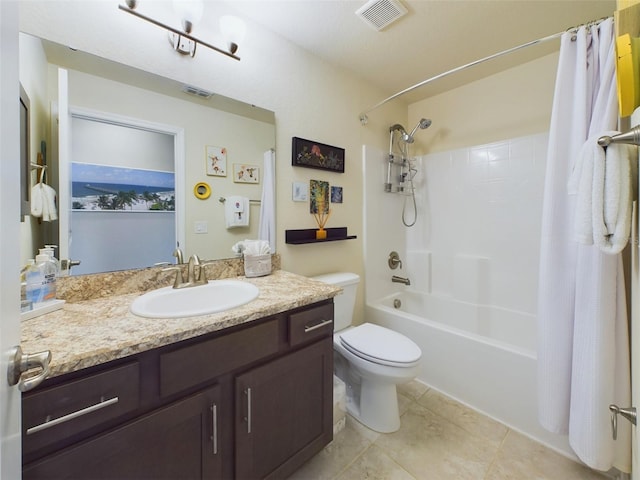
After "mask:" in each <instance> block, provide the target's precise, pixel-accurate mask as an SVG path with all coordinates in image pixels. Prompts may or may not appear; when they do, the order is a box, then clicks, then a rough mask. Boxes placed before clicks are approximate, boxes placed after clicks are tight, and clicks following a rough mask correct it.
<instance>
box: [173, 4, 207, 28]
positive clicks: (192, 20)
mask: <svg viewBox="0 0 640 480" xmlns="http://www.w3.org/2000/svg"><path fill="white" fill-rule="evenodd" d="M173 10H174V11H175V12H176V15H177V16H178V18H179V19H180V22H181V23H182V29H183V30H184V31H185V32H187V33H191V30H193V27H194V26H195V25H196V24H197V23H198V22H199V21H200V20H201V19H202V13H203V12H204V2H203V1H202V0H173Z"/></svg>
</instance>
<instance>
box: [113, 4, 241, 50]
mask: <svg viewBox="0 0 640 480" xmlns="http://www.w3.org/2000/svg"><path fill="white" fill-rule="evenodd" d="M125 3H126V5H118V8H119V9H120V10H122V11H124V12H127V13H130V14H131V15H134V16H136V17H138V18H141V19H142V20H146V21H147V22H149V23H153V24H154V25H157V26H158V27H162V28H164V29H165V30H168V31H169V41H170V42H171V44H172V45H173V48H174V50H175V51H176V52H179V53H181V54H183V55H190V56H191V57H194V56H195V54H196V47H197V45H198V44H200V45H204V46H205V47H207V48H210V49H211V50H215V51H216V52H218V53H221V54H223V55H226V56H227V57H231V58H233V59H234V60H240V57H238V56H237V55H236V54H235V53H236V51H237V50H238V43H239V42H240V41H241V39H242V37H243V36H244V32H245V26H244V22H242V20H240V19H239V18H236V17H230V16H228V15H225V16H224V17H222V18H221V19H220V26H221V29H222V32H223V34H224V35H225V37H226V38H228V50H224V49H222V48H219V47H216V46H215V45H211V44H210V43H207V42H204V41H202V40H200V39H199V38H196V37H194V36H193V35H191V31H192V30H193V27H194V25H195V24H196V23H197V22H198V21H199V20H200V19H201V18H202V12H203V9H204V5H203V2H202V0H174V1H173V6H174V10H175V11H176V14H177V15H178V16H179V18H180V21H181V24H182V30H179V29H177V28H174V27H172V26H170V25H167V24H165V23H162V22H160V21H158V20H155V19H154V18H151V17H149V16H147V15H144V14H142V13H140V12H138V11H137V10H136V7H137V6H138V1H137V0H126V1H125Z"/></svg>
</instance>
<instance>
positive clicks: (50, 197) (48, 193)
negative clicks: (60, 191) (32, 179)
mask: <svg viewBox="0 0 640 480" xmlns="http://www.w3.org/2000/svg"><path fill="white" fill-rule="evenodd" d="M31 215H33V216H34V217H37V218H42V220H43V221H44V222H52V221H54V220H57V219H58V212H57V209H56V191H55V190H54V189H53V188H51V187H50V186H49V185H47V184H46V183H43V182H40V183H36V184H35V185H34V186H33V187H31Z"/></svg>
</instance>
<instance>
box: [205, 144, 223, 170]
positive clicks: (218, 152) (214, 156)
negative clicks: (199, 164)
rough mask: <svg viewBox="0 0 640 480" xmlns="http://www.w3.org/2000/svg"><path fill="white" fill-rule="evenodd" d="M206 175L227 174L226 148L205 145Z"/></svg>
mask: <svg viewBox="0 0 640 480" xmlns="http://www.w3.org/2000/svg"><path fill="white" fill-rule="evenodd" d="M205 156H206V162H207V175H212V176H214V177H226V176H227V149H226V148H224V147H215V146H213V145H207V147H206V154H205Z"/></svg>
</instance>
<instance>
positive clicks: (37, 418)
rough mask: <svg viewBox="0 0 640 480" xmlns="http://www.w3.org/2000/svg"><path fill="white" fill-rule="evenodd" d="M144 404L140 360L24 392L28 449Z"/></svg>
mask: <svg viewBox="0 0 640 480" xmlns="http://www.w3.org/2000/svg"><path fill="white" fill-rule="evenodd" d="M139 405H140V366H139V364H138V362H134V363H130V364H126V365H123V366H121V367H116V368H112V369H110V370H106V371H104V372H100V373H96V374H92V375H90V376H88V377H85V378H80V379H78V380H74V381H70V382H69V383H65V384H62V385H59V386H56V387H52V388H49V389H46V390H43V391H41V392H37V391H36V392H34V393H30V394H28V395H25V396H23V399H22V438H23V450H24V452H25V453H29V452H32V451H34V450H35V449H39V448H43V447H46V446H48V445H50V444H52V443H58V442H60V441H62V440H64V439H66V438H69V437H71V436H74V435H77V434H80V433H82V432H83V431H85V430H88V429H91V428H93V427H96V426H98V425H101V424H103V423H106V422H108V421H111V420H114V419H116V418H118V417H120V416H122V415H125V414H127V413H129V412H132V411H134V410H136V409H137V408H138V406H139Z"/></svg>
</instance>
